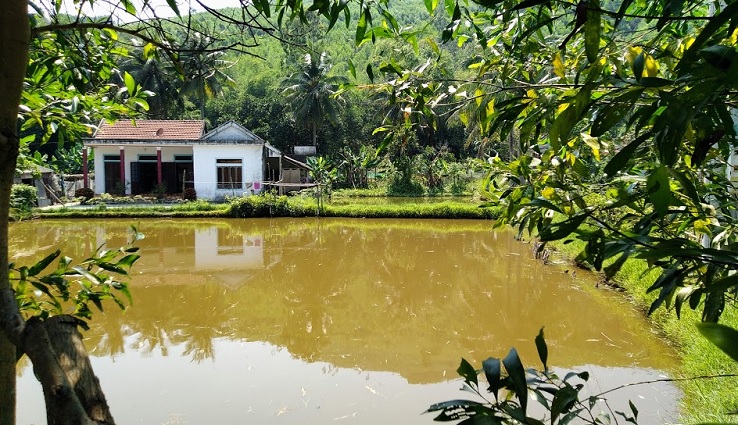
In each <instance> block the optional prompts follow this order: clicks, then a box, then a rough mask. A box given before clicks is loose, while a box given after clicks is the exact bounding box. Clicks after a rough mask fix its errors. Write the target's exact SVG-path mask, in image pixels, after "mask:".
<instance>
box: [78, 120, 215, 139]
mask: <svg viewBox="0 0 738 425" xmlns="http://www.w3.org/2000/svg"><path fill="white" fill-rule="evenodd" d="M204 132H205V121H202V120H135V121H134V120H121V121H115V122H113V123H110V122H107V121H103V122H102V123H101V124H100V127H99V128H98V130H97V132H95V135H94V136H93V137H92V138H93V139H98V140H100V139H106V140H198V139H200V138H201V137H202V135H203V133H204Z"/></svg>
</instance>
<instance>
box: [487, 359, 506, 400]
mask: <svg viewBox="0 0 738 425" xmlns="http://www.w3.org/2000/svg"><path fill="white" fill-rule="evenodd" d="M500 368H501V364H500V359H496V358H494V357H490V358H488V359H487V360H485V361H483V362H482V369H484V376H485V377H486V378H487V383H489V387H488V388H487V391H489V392H491V393H492V394H494V396H495V400H497V393H498V392H499V391H500V389H501V388H502V387H503V385H504V383H503V381H502V379H501V373H500V371H501V369H500Z"/></svg>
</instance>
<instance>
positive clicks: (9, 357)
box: [0, 332, 16, 425]
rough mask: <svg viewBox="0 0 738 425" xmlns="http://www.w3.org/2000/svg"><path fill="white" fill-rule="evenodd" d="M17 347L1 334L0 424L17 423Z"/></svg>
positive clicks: (10, 424) (9, 424)
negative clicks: (0, 389)
mask: <svg viewBox="0 0 738 425" xmlns="http://www.w3.org/2000/svg"><path fill="white" fill-rule="evenodd" d="M15 353H16V351H15V345H13V344H12V343H11V342H10V340H8V338H6V337H5V334H4V333H2V332H0V388H2V391H0V424H2V425H12V424H14V423H15V363H16V362H15V360H16V354H15Z"/></svg>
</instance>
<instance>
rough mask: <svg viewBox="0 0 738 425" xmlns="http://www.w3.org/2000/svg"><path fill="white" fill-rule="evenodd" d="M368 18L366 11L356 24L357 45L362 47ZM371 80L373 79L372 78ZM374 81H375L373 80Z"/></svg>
mask: <svg viewBox="0 0 738 425" xmlns="http://www.w3.org/2000/svg"><path fill="white" fill-rule="evenodd" d="M367 16H369V11H368V10H366V9H365V10H364V11H363V12H362V13H361V16H360V17H359V22H357V23H356V40H355V41H356V45H357V46H358V45H360V44H361V43H362V42H363V41H364V36H365V35H366V28H367ZM370 79H372V78H371V77H370ZM372 80H373V79H372Z"/></svg>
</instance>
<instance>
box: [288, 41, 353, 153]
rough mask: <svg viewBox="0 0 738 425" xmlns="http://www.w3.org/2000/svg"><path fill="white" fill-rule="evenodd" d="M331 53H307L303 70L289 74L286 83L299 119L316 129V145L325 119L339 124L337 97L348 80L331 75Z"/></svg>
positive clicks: (314, 140)
mask: <svg viewBox="0 0 738 425" xmlns="http://www.w3.org/2000/svg"><path fill="white" fill-rule="evenodd" d="M330 69H331V65H330V61H329V58H328V55H327V54H326V53H325V52H323V53H321V54H320V56H319V57H318V56H317V55H315V54H311V53H307V54H305V61H304V64H303V66H302V69H301V70H300V71H299V72H297V73H295V74H293V75H291V76H290V77H288V78H287V79H286V80H285V81H284V82H283V84H284V85H285V86H286V87H285V89H284V93H285V94H286V95H287V99H288V100H289V101H290V105H291V107H292V112H293V114H294V115H295V119H296V120H297V121H298V122H299V123H302V124H303V125H305V126H306V127H308V128H309V129H310V130H311V131H312V138H313V146H316V147H317V146H318V129H319V128H320V126H321V124H322V123H323V121H324V120H328V122H330V123H331V124H333V125H335V117H336V112H337V111H336V108H335V104H336V99H338V95H339V91H338V89H339V87H340V85H341V84H344V83H346V81H347V79H346V78H345V77H343V76H329V75H328V72H329V71H330Z"/></svg>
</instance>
